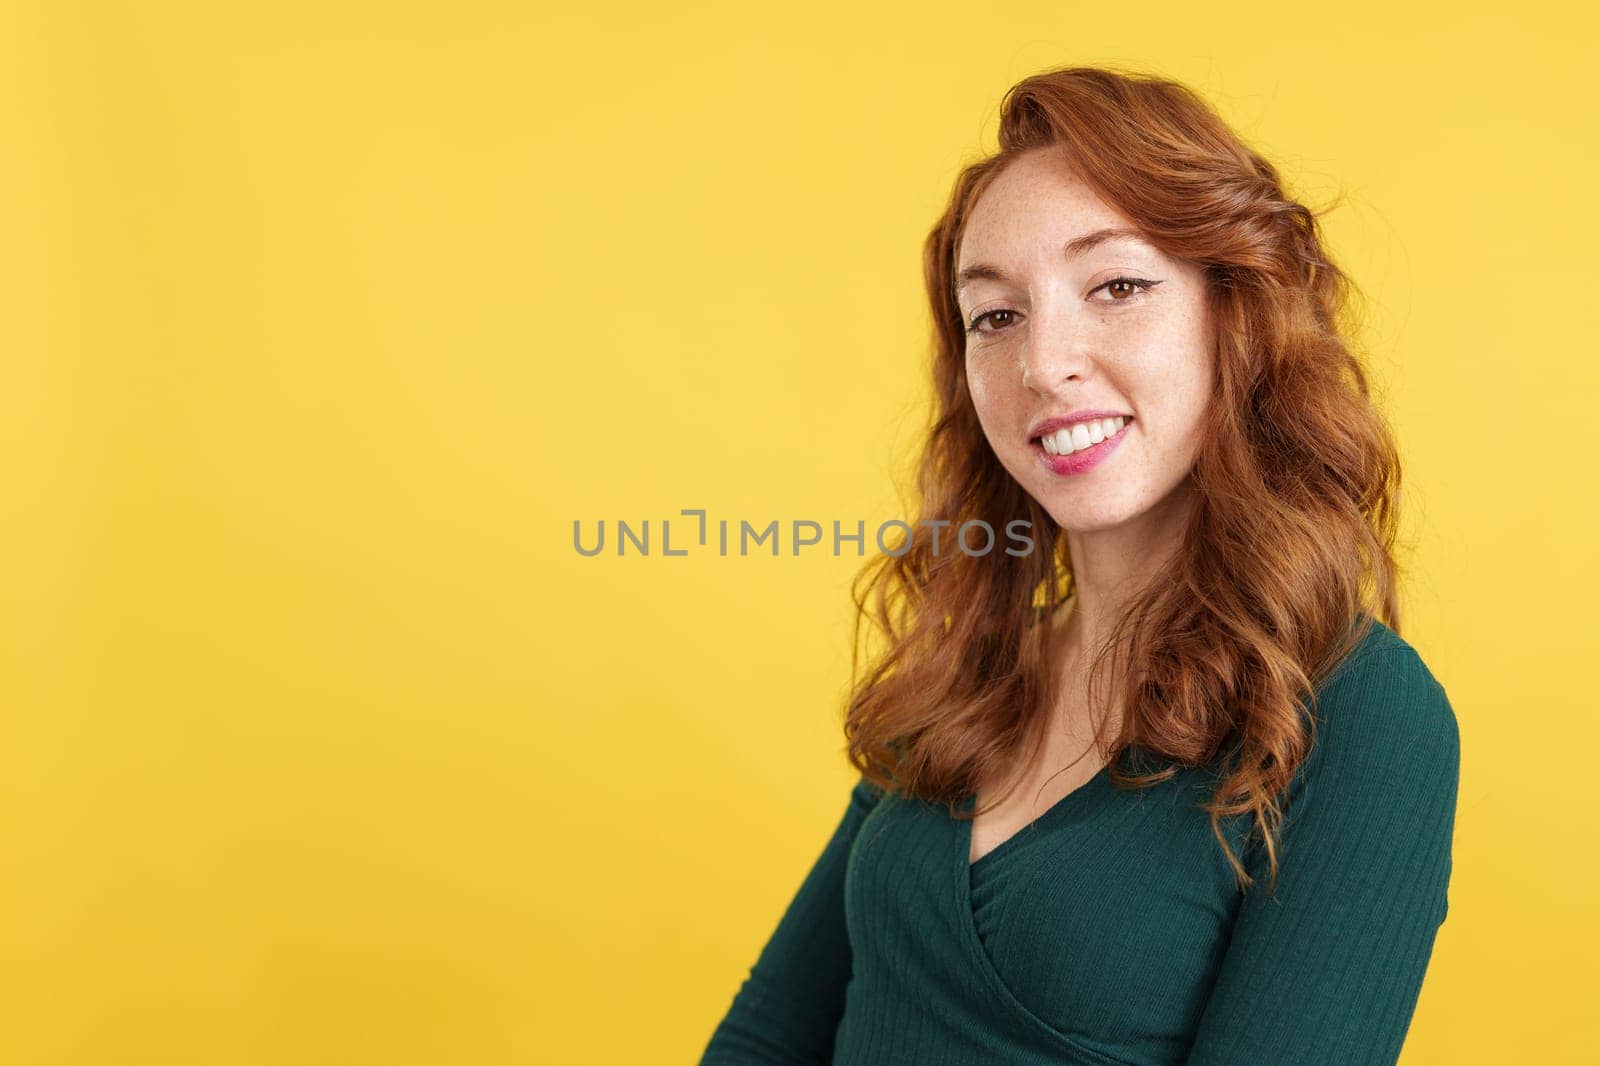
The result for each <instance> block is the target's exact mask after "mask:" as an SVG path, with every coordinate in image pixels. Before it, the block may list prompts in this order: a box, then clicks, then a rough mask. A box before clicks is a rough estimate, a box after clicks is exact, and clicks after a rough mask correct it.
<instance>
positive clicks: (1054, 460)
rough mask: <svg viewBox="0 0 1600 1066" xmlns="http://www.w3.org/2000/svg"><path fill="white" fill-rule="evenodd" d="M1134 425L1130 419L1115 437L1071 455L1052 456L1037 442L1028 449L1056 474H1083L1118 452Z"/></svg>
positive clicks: (1033, 442) (1032, 443)
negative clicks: (1118, 446) (1119, 446)
mask: <svg viewBox="0 0 1600 1066" xmlns="http://www.w3.org/2000/svg"><path fill="white" fill-rule="evenodd" d="M1108 417H1109V416H1108ZM1132 425H1133V420H1132V419H1129V420H1128V421H1127V423H1125V424H1124V425H1123V427H1122V428H1121V429H1119V430H1117V433H1116V435H1115V436H1112V437H1107V438H1106V439H1105V440H1103V441H1101V442H1100V443H1099V444H1094V445H1090V446H1089V447H1087V448H1083V449H1081V450H1079V451H1075V452H1073V453H1072V454H1071V455H1051V454H1050V453H1049V452H1047V451H1045V450H1044V445H1043V444H1041V443H1040V442H1039V441H1037V440H1034V441H1029V442H1028V447H1030V448H1032V449H1033V451H1034V454H1035V455H1037V456H1038V457H1039V458H1040V459H1042V460H1043V461H1044V465H1045V466H1047V467H1049V468H1050V469H1051V470H1052V471H1054V472H1055V473H1057V474H1064V475H1065V474H1081V473H1083V472H1084V471H1086V470H1093V469H1094V468H1095V467H1097V466H1099V465H1100V464H1101V463H1102V462H1104V461H1105V459H1106V457H1107V456H1109V455H1110V454H1111V453H1112V452H1114V451H1116V450H1117V445H1119V444H1121V443H1122V441H1123V438H1124V437H1126V436H1127V435H1128V429H1129V428H1130V427H1131V426H1132Z"/></svg>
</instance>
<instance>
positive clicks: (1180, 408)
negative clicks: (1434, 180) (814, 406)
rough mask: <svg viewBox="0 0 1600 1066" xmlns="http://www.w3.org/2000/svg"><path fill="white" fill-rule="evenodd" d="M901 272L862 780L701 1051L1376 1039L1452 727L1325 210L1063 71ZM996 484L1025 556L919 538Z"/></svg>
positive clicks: (1120, 1048)
mask: <svg viewBox="0 0 1600 1066" xmlns="http://www.w3.org/2000/svg"><path fill="white" fill-rule="evenodd" d="M924 273H925V276H926V282H927V291H928V296H929V299H930V301H931V305H932V310H933V320H934V322H935V324H936V347H935V362H934V368H933V372H934V383H935V387H936V394H937V402H938V410H937V419H936V421H935V424H934V425H933V427H932V430H931V433H930V437H929V440H928V443H927V448H926V452H925V455H924V459H923V466H922V476H921V485H922V489H923V496H924V500H923V504H922V505H923V514H922V522H921V523H919V524H918V529H919V531H920V532H919V535H918V536H917V537H916V538H915V541H914V543H913V544H911V545H910V546H909V547H908V549H907V550H906V551H904V552H903V553H902V554H900V555H898V556H883V557H880V558H878V559H876V560H874V562H873V563H872V564H870V565H869V567H868V569H867V570H866V571H864V572H863V577H864V578H869V579H870V582H869V584H870V588H871V589H872V590H873V591H874V592H875V594H876V602H875V603H874V604H873V605H872V606H871V608H870V610H869V607H868V603H867V598H866V597H862V596H860V595H859V590H858V598H857V605H858V607H859V608H860V609H861V613H862V614H863V615H870V616H871V617H872V619H873V620H874V622H875V624H876V625H877V626H878V627H879V629H880V630H881V631H882V633H883V634H885V635H886V637H887V644H886V647H885V649H884V650H883V652H882V654H881V656H880V657H879V658H878V659H877V660H876V663H875V665H874V668H873V669H872V670H871V671H870V672H869V673H868V674H867V675H866V676H865V677H864V678H862V679H861V680H860V681H859V683H858V685H857V687H856V691H855V692H854V694H853V696H852V699H851V701H850V706H849V710H848V714H847V717H846V721H845V731H846V735H847V737H848V739H849V756H850V759H851V761H852V764H853V765H854V766H855V767H856V768H857V770H859V771H860V774H861V779H860V781H859V782H858V784H857V785H856V787H855V789H854V791H853V794H852V795H851V797H850V803H849V806H848V808H847V810H846V811H845V814H844V817H843V819H842V821H841V822H840V824H839V827H838V829H837V831H836V832H835V834H834V836H833V838H832V839H831V840H830V841H829V842H828V844H827V847H826V849H825V850H824V851H823V853H822V855H821V857H820V858H819V859H818V861H817V863H816V865H815V866H814V868H813V869H812V870H811V872H810V874H809V876H808V877H807V879H806V880H805V883H804V884H803V885H802V886H801V888H800V890H799V893H798V894H797V896H796V897H795V898H794V901H793V902H792V904H791V905H790V907H789V908H788V911H787V912H786V913H785V915H784V916H783V919H782V921H781V922H780V923H779V925H778V927H777V930H776V932H775V933H774V934H773V936H772V938H771V940H770V941H769V942H768V944H767V945H766V947H765V949H764V950H763V951H762V953H761V955H760V958H759V959H758V960H757V962H756V963H755V965H754V966H753V967H752V969H751V972H750V975H749V977H748V979H747V980H746V981H745V982H744V984H743V986H742V987H741V988H740V990H739V992H738V994H737V996H736V997H735V998H734V1001H733V1003H732V1006H731V1009H730V1010H729V1011H728V1013H727V1015H726V1017H725V1018H724V1019H723V1020H722V1022H721V1024H720V1025H719V1026H718V1028H717V1030H716V1032H715V1033H714V1035H713V1037H712V1039H711V1041H710V1045H709V1046H708V1047H707V1049H706V1052H705V1055H704V1057H703V1059H702V1062H703V1063H708V1064H709V1063H735V1062H737V1063H779V1062H782V1063H798V1062H835V1063H841V1064H843V1063H850V1064H865V1063H883V1064H897V1066H898V1064H911V1063H1044V1062H1051V1063H1083V1064H1101V1066H1103V1064H1116V1063H1187V1064H1190V1066H1217V1064H1224V1063H1226V1064H1239V1063H1250V1064H1262V1063H1293V1064H1298V1066H1306V1064H1315V1063H1338V1064H1340V1066H1352V1064H1359V1063H1393V1062H1394V1061H1395V1060H1396V1058H1397V1057H1398V1055H1399V1052H1400V1047H1401V1043H1402V1041H1403V1039H1404V1037H1405V1033H1406V1029H1407V1027H1408V1025H1409V1023H1410V1019H1411V1016H1412V1012H1413V1009H1414V1007H1415V1005H1416V1000H1417V996H1418V993H1419V990H1420V987H1421V984H1422V978H1423V974H1424V971H1425V969H1426V967H1427V963H1428V959H1429V956H1430V954H1431V951H1432V947H1433V942H1434V938H1435V934H1436V932H1437V930H1438V927H1439V925H1440V924H1441V923H1442V922H1443V921H1444V918H1445V913H1446V909H1447V898H1446V890H1447V887H1448V882H1449V875H1450V865H1451V834H1452V829H1453V823H1454V815H1455V800H1456V783H1457V774H1458V764H1459V739H1458V734H1457V729H1456V721H1455V716H1454V713H1453V711H1452V709H1451V706H1450V703H1449V700H1448V699H1447V697H1446V695H1445V692H1444V690H1443V689H1442V688H1441V687H1440V685H1439V684H1438V682H1437V681H1436V680H1435V679H1434V678H1433V676H1432V674H1431V673H1430V672H1429V670H1428V668H1427V667H1426V666H1425V665H1424V664H1423V662H1422V660H1421V659H1420V658H1419V657H1418V655H1417V653H1416V652H1415V651H1414V650H1413V649H1412V648H1411V646H1410V645H1409V644H1407V643H1406V642H1405V641H1404V640H1402V639H1401V638H1400V636H1399V635H1398V629H1399V619H1398V603H1397V594H1396V577H1397V571H1396V565H1395V562H1394V559H1393V553H1394V543H1395V523H1396V513H1395V502H1396V495H1397V491H1398V485H1399V464H1398V460H1397V456H1396V451H1395V446H1394V442H1393V439H1392V437H1391V434H1390V432H1389V430H1388V429H1387V427H1386V425H1385V423H1384V421H1383V419H1382V417H1381V416H1380V414H1379V413H1378V412H1377V411H1376V410H1375V409H1374V408H1373V406H1372V403H1371V401H1370V399H1369V394H1368V386H1367V381H1366V378H1365V376H1364V374H1363V372H1362V370H1361V367H1360V366H1359V364H1358V363H1357V361H1356V360H1355V358H1354V357H1353V356H1352V354H1351V352H1350V349H1349V347H1348V345H1347V343H1346V341H1345V340H1344V339H1342V337H1341V329H1342V327H1341V325H1340V323H1339V321H1338V318H1339V315H1340V314H1341V312H1342V310H1343V307H1344V300H1345V298H1346V290H1347V288H1348V286H1349V282H1348V280H1347V279H1346V277H1345V276H1344V275H1343V274H1342V273H1341V272H1340V271H1339V270H1338V269H1337V268H1336V267H1335V266H1333V265H1332V264H1331V263H1330V262H1329V261H1328V257H1327V256H1326V254H1325V253H1324V250H1323V247H1322V242H1321V239H1320V236H1319V232H1318V225H1317V222H1316V218H1315V216H1314V215H1313V214H1312V213H1311V212H1310V211H1309V210H1307V209H1306V208H1305V207H1304V206H1302V205H1301V204H1299V203H1297V202H1295V201H1294V200H1292V199H1290V198H1288V197H1287V196H1286V195H1285V193H1284V191H1283V189H1282V186H1281V184H1280V181H1279V178H1278V174H1277V172H1276V171H1275V170H1274V168H1273V167H1272V166H1271V165H1270V164H1269V163H1267V162H1266V161H1265V160H1263V159H1262V158H1261V157H1260V156H1259V155H1257V154H1255V153H1254V152H1252V151H1251V150H1250V149H1248V148H1247V147H1245V146H1244V145H1243V144H1242V143H1241V142H1240V140H1239V139H1238V138H1237V137H1236V136H1235V135H1234V134H1233V133H1232V132H1231V131H1230V130H1229V129H1228V128H1227V127H1226V126H1225V125H1224V123H1223V122H1222V121H1221V120H1220V119H1219V118H1218V117H1217V116H1216V115H1215V114H1214V113H1213V112H1212V111H1211V110H1210V109H1209V108H1208V107H1207V106H1206V105H1205V104H1204V103H1203V102H1202V101H1200V100H1199V99H1197V98H1196V96H1195V95H1194V94H1193V93H1192V92H1191V91H1189V90H1188V89H1186V88H1184V87H1182V86H1180V85H1177V84H1174V83H1171V82H1169V81H1164V80H1160V79H1156V78H1150V77H1144V76H1140V75H1135V74H1126V73H1119V72H1114V71H1109V70H1103V69H1094V68H1073V69H1066V70H1059V71H1053V72H1049V73H1045V74H1040V75H1037V76H1035V77H1031V78H1028V79H1026V80H1025V81H1023V82H1021V83H1020V84H1018V85H1017V86H1015V87H1014V88H1013V89H1012V90H1011V91H1010V92H1009V93H1008V94H1007V97H1006V100H1005V102H1004V105H1003V108H1002V117H1001V129H1000V151H999V153H998V154H997V155H995V156H994V157H992V158H989V159H985V160H983V161H981V162H978V163H976V164H974V165H972V166H970V167H968V168H967V169H966V170H965V171H963V172H962V174H961V175H960V177H959V179H958V181H957V182H956V186H955V189H954V192H953V195H952V197H951V200H950V203H949V206H948V209H947V210H946V212H945V214H944V217H942V218H941V219H940V220H939V221H938V223H937V225H936V226H935V227H934V229H933V231H932V233H931V234H930V235H929V237H928V240H927V242H926V246H925V257H924ZM1019 517H1020V518H1025V519H1026V520H1027V521H1028V523H1029V525H1028V527H1027V528H1028V529H1029V530H1030V531H1032V535H1033V542H1034V548H1035V550H1033V551H1029V552H1007V551H999V550H996V551H992V552H988V553H978V552H972V553H968V552H966V551H961V550H953V548H952V545H951V539H952V538H951V537H950V536H949V535H948V533H947V535H946V536H945V537H944V539H943V541H941V542H940V547H935V543H934V540H933V537H932V535H931V534H932V533H933V532H935V531H936V530H938V529H944V530H948V531H954V530H956V529H959V528H960V527H961V526H962V525H963V524H964V523H968V522H975V521H982V522H984V523H987V525H988V526H989V527H990V528H993V529H996V530H998V529H1002V528H1005V527H1006V525H1007V523H1008V522H1011V521H1013V520H1015V519H1017V518H1019ZM945 522H948V523H949V525H948V526H941V525H934V523H945ZM924 523H926V524H924ZM922 534H927V535H926V536H924V535H922ZM970 542H972V543H980V544H981V542H982V537H980V536H974V537H973V538H971V541H970ZM1369 598H1370V599H1369ZM1369 602H1370V603H1371V604H1373V605H1375V609H1374V608H1373V607H1369V606H1368V604H1369ZM1380 616H1381V619H1383V620H1380ZM1385 620H1386V621H1385ZM858 626H859V620H858ZM858 636H859V632H858Z"/></svg>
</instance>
